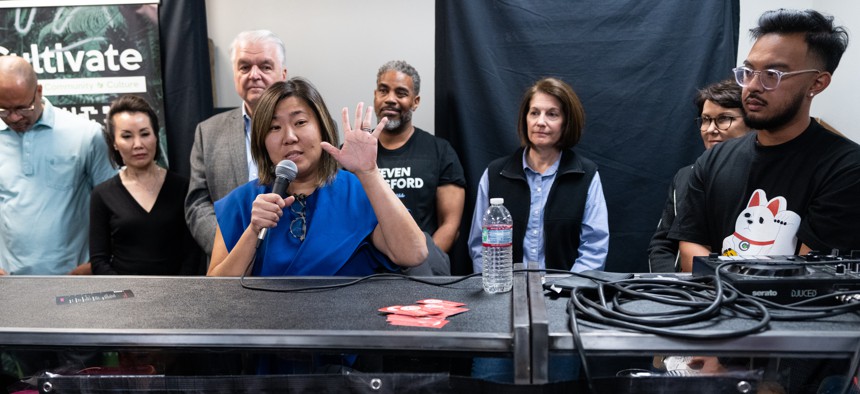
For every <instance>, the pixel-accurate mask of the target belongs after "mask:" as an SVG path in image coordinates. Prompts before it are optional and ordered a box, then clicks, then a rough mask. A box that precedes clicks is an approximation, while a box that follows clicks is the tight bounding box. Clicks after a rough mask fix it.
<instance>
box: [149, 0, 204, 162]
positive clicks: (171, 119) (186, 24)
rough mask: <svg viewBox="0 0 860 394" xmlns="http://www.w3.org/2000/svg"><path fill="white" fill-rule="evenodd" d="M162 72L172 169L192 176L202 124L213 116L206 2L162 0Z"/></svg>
mask: <svg viewBox="0 0 860 394" xmlns="http://www.w3.org/2000/svg"><path fill="white" fill-rule="evenodd" d="M158 17H159V23H160V24H159V29H160V31H161V62H162V65H161V74H162V76H163V78H164V112H165V117H166V123H167V124H166V125H165V130H166V132H167V159H168V161H169V162H170V170H171V171H173V172H175V173H177V174H181V175H183V176H186V177H187V176H188V175H189V174H190V172H191V164H190V162H189V157H190V156H191V146H192V145H193V144H194V129H195V127H197V123H199V122H200V121H202V120H205V119H206V118H208V117H209V116H211V115H212V108H213V104H212V100H213V98H212V75H211V74H212V73H211V70H210V68H209V39H208V32H207V30H206V4H205V2H204V1H203V0H161V5H160V6H159V8H158Z"/></svg>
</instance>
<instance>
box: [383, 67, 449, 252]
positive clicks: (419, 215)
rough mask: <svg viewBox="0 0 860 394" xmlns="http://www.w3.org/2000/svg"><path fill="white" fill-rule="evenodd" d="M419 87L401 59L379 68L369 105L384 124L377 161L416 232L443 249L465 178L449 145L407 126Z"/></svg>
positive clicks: (446, 250)
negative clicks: (422, 233)
mask: <svg viewBox="0 0 860 394" xmlns="http://www.w3.org/2000/svg"><path fill="white" fill-rule="evenodd" d="M420 88H421V79H420V77H419V76H418V72H417V71H415V68H413V67H412V66H410V65H409V64H407V63H406V62H404V61H391V62H388V63H385V64H384V65H383V66H382V67H380V68H379V72H378V73H377V75H376V90H374V92H373V93H374V95H373V96H374V99H373V105H374V108H375V110H376V115H377V117H378V118H379V119H382V118H383V117H387V118H388V120H389V122H388V124H387V125H386V127H385V129H384V130H383V132H382V134H381V135H380V136H379V150H378V153H377V165H378V166H379V172H380V173H381V174H382V176H383V177H384V178H385V180H386V181H387V182H388V183H389V185H390V186H391V189H392V190H394V193H395V194H397V196H398V197H399V198H400V201H402V202H403V204H404V205H406V208H407V209H409V212H410V213H411V214H412V217H413V218H415V221H416V222H418V226H419V227H421V230H423V231H425V232H427V233H428V234H431V235H432V237H433V241H434V242H435V243H436V245H437V246H438V247H439V248H440V249H442V250H443V251H445V252H446V253H447V252H449V251H450V250H451V246H452V245H453V244H454V240H455V239H456V238H457V231H458V230H459V228H460V219H461V218H462V216H463V204H464V199H465V196H466V192H465V189H464V187H465V186H466V179H465V177H464V175H463V167H462V166H461V165H460V160H459V159H458V158H457V153H456V152H454V149H453V148H452V147H451V144H449V143H448V141H445V140H443V139H441V138H437V137H435V136H433V135H431V134H430V133H428V132H426V131H424V130H421V129H419V128H417V127H414V126H413V125H412V112H413V111H415V110H416V109H418V104H419V103H420V101H421V96H419V91H420Z"/></svg>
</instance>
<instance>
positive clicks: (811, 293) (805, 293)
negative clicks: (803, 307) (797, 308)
mask: <svg viewBox="0 0 860 394" xmlns="http://www.w3.org/2000/svg"><path fill="white" fill-rule="evenodd" d="M817 295H818V290H815V289H806V290H792V291H791V296H792V297H793V298H812V297H815V296H817Z"/></svg>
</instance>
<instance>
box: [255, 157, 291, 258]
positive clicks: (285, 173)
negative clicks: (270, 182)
mask: <svg viewBox="0 0 860 394" xmlns="http://www.w3.org/2000/svg"><path fill="white" fill-rule="evenodd" d="M298 173H299V169H298V168H297V167H296V163H293V161H292V160H281V162H280V163H278V166H277V167H275V184H274V186H272V193H275V194H277V195H279V196H281V198H285V197H287V187H289V186H290V182H292V181H294V180H295V179H296V175H298ZM268 230H269V229H268V228H264V229H262V230H260V234H259V235H257V247H259V246H260V243H261V242H263V240H264V239H266V234H268V233H269V231H268Z"/></svg>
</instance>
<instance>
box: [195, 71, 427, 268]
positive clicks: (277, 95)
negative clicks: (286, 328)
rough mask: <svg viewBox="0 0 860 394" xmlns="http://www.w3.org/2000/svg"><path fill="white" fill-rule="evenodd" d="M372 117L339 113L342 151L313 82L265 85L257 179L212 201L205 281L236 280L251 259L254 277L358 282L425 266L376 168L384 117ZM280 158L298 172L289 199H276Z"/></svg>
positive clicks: (406, 218)
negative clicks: (353, 279) (340, 277)
mask: <svg viewBox="0 0 860 394" xmlns="http://www.w3.org/2000/svg"><path fill="white" fill-rule="evenodd" d="M372 114H373V112H372V109H371V108H368V109H367V110H366V111H364V109H363V104H362V103H360V104H359V105H358V107H357V109H356V111H355V120H354V123H353V124H352V125H351V124H350V121H349V115H348V113H347V109H346V108H344V109H343V114H342V116H343V128H344V139H345V141H344V143H343V146H342V147H341V148H340V149H338V148H337V147H338V146H339V145H340V143H339V138H338V134H337V129H336V127H335V123H334V120H333V119H332V117H331V115H330V114H329V112H328V110H327V109H326V105H325V102H324V101H323V99H322V97H321V96H320V94H319V92H318V91H317V90H316V88H315V87H314V86H313V85H311V83H310V82H308V81H307V80H305V79H302V78H292V79H290V80H288V81H286V82H278V83H275V84H273V85H272V86H270V87H269V88H268V89H266V91H265V92H264V93H263V95H262V97H261V98H260V101H259V103H258V104H257V108H256V110H255V111H254V116H253V119H252V126H251V137H250V138H251V155H252V157H253V159H254V161H255V162H256V164H257V168H259V179H257V180H253V181H251V182H249V183H247V184H245V185H243V186H240V187H238V188H236V189H235V190H233V191H232V192H231V193H230V194H229V195H227V196H226V197H224V198H223V199H221V200H219V201H217V202H216V203H215V216H216V218H217V220H218V228H217V230H216V234H215V243H214V247H213V250H212V259H211V261H210V265H209V272H208V275H210V276H241V275H243V274H245V273H246V270H247V269H248V268H249V265H251V263H252V260H253V270H252V271H251V272H252V274H253V275H257V276H293V275H348V276H363V275H369V274H372V273H375V272H377V271H380V270H382V271H394V270H397V269H398V268H399V267H409V266H416V265H418V264H421V263H422V262H423V261H424V259H425V258H426V257H427V253H428V251H427V246H426V243H425V237H424V234H423V233H422V232H421V230H420V229H419V228H418V225H417V224H416V223H415V221H414V220H413V219H412V217H411V215H410V214H409V212H408V211H407V210H406V208H405V207H404V206H403V204H402V203H400V201H399V200H398V198H397V196H396V195H395V194H394V192H393V191H392V190H391V188H390V187H389V186H388V184H387V183H385V181H384V180H383V178H382V176H381V175H380V173H379V171H378V170H377V167H376V149H377V136H378V135H379V133H381V131H382V128H383V127H384V126H385V124H386V123H387V121H388V120H387V119H385V118H383V119H382V120H381V121H380V122H379V124H378V125H376V128H375V129H370V124H371V123H370V122H371V119H372ZM362 129H366V130H367V131H365V130H362ZM368 131H370V132H368ZM282 160H291V161H293V162H294V163H295V164H296V167H297V169H298V174H297V176H296V178H295V180H293V181H292V182H290V184H289V186H288V188H287V194H288V196H287V197H286V198H281V197H280V196H279V195H278V194H275V193H272V185H273V182H274V181H275V175H274V170H275V166H276V165H277V164H278V163H279V162H281V161H282ZM338 164H340V166H341V167H343V169H339V168H338ZM264 228H267V229H268V230H267V232H268V233H267V235H266V238H265V240H264V241H262V242H261V243H260V244H259V247H257V240H258V235H259V234H260V231H262V229H264Z"/></svg>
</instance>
